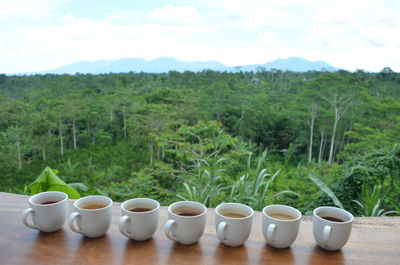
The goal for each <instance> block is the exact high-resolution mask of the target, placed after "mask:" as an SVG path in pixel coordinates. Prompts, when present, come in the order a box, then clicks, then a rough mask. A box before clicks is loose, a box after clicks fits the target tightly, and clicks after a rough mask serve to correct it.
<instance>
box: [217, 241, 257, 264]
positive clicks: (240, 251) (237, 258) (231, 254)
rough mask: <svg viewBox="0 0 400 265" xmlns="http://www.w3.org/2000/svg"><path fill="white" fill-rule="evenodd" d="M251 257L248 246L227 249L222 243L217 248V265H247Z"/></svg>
mask: <svg viewBox="0 0 400 265" xmlns="http://www.w3.org/2000/svg"><path fill="white" fill-rule="evenodd" d="M246 263H249V256H248V251H247V247H246V245H245V244H244V245H241V246H239V247H227V246H225V245H224V244H222V243H219V244H218V245H217V246H216V250H215V264H246Z"/></svg>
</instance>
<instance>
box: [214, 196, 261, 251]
mask: <svg viewBox="0 0 400 265" xmlns="http://www.w3.org/2000/svg"><path fill="white" fill-rule="evenodd" d="M227 213H230V214H240V215H243V216H245V217H243V218H232V217H226V216H224V214H227ZM253 215H254V211H253V209H251V208H250V207H249V206H247V205H244V204H241V203H232V202H230V203H222V204H220V205H218V206H217V208H215V229H216V231H217V236H218V239H219V241H221V242H222V243H223V244H225V245H227V246H230V247H237V246H240V245H242V244H243V243H244V242H245V241H246V240H247V238H248V237H249V235H250V232H251V226H252V223H253Z"/></svg>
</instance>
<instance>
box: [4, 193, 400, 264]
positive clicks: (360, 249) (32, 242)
mask: <svg viewBox="0 0 400 265" xmlns="http://www.w3.org/2000/svg"><path fill="white" fill-rule="evenodd" d="M28 198H29V197H28V196H24V195H16V194H10V193H1V192H0V264H363V265H366V264H391V265H393V264H400V218H399V217H379V218H356V219H355V223H354V226H353V231H352V234H351V236H350V239H349V241H348V242H347V244H346V246H345V247H344V248H343V249H342V250H340V251H336V252H328V251H325V250H322V249H321V248H319V247H318V246H317V245H316V243H315V241H314V238H313V235H312V220H311V217H303V219H302V223H301V226H300V231H299V235H298V237H297V239H296V241H295V242H294V243H293V245H292V246H291V247H290V248H288V249H283V250H279V249H274V248H271V247H269V246H267V245H266V244H265V241H264V238H263V235H262V232H261V213H260V212H256V213H255V216H254V221H253V229H252V232H251V235H250V238H249V239H248V240H247V241H246V243H245V244H244V245H243V246H241V247H237V248H230V247H226V246H224V245H222V244H220V243H219V241H218V239H217V237H216V234H215V227H214V209H209V210H208V213H207V224H206V229H205V232H204V235H203V236H202V238H201V239H200V241H199V242H198V243H196V244H195V245H192V246H184V245H180V244H177V243H174V242H172V241H170V240H168V239H167V238H166V237H165V236H164V234H163V230H162V229H163V225H164V224H165V222H166V221H167V207H161V209H160V223H159V227H158V230H157V232H156V234H155V235H154V237H153V239H151V240H149V241H145V242H136V241H133V240H131V239H128V238H126V237H124V236H122V235H121V234H120V232H119V231H118V227H117V222H118V219H119V218H120V208H119V207H120V203H114V207H113V221H112V225H111V228H110V229H109V230H108V232H107V234H106V235H105V236H103V237H101V238H98V239H88V238H85V237H83V236H81V235H80V234H76V233H74V232H72V231H71V230H70V229H69V228H68V226H67V224H65V225H64V227H63V229H61V230H60V231H58V232H55V233H41V232H39V231H37V230H34V229H30V228H28V227H26V226H24V225H23V224H22V220H21V213H22V211H23V210H24V209H25V208H27V207H29V205H28ZM72 203H73V201H72V200H71V201H70V202H69V212H71V211H72Z"/></svg>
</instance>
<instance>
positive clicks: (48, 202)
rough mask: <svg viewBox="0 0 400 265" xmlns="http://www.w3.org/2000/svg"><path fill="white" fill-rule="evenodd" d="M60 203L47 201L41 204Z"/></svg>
mask: <svg viewBox="0 0 400 265" xmlns="http://www.w3.org/2000/svg"><path fill="white" fill-rule="evenodd" d="M57 202H60V201H45V202H41V203H40V204H53V203H57Z"/></svg>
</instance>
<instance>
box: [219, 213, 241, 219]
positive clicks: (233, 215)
mask: <svg viewBox="0 0 400 265" xmlns="http://www.w3.org/2000/svg"><path fill="white" fill-rule="evenodd" d="M221 214H222V215H223V216H225V217H229V218H245V217H246V215H243V214H240V213H230V212H226V213H221Z"/></svg>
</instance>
